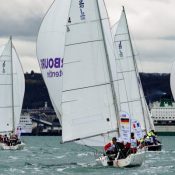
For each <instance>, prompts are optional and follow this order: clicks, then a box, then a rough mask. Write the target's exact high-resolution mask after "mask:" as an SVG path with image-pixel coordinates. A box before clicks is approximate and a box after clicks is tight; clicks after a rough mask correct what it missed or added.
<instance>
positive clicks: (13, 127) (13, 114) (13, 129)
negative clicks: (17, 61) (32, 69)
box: [10, 36, 15, 132]
mask: <svg viewBox="0 0 175 175" xmlns="http://www.w3.org/2000/svg"><path fill="white" fill-rule="evenodd" d="M10 58H11V79H12V122H13V126H12V131H13V132H15V108H14V91H13V84H14V82H13V59H12V36H10Z"/></svg>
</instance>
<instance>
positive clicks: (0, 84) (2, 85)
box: [0, 84, 12, 86]
mask: <svg viewBox="0 0 175 175" xmlns="http://www.w3.org/2000/svg"><path fill="white" fill-rule="evenodd" d="M8 85H12V84H0V86H8Z"/></svg>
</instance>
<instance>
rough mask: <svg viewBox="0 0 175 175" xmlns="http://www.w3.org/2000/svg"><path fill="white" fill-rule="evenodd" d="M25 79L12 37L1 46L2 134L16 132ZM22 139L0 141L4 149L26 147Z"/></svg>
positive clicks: (0, 108) (1, 147) (0, 110)
mask: <svg viewBox="0 0 175 175" xmlns="http://www.w3.org/2000/svg"><path fill="white" fill-rule="evenodd" d="M24 90H25V80H24V73H23V69H22V66H21V63H20V60H19V57H18V54H17V52H16V50H15V48H14V46H13V44H12V38H11V37H10V40H9V42H8V43H7V44H5V45H4V46H1V47H0V97H1V98H0V117H1V122H0V134H9V133H12V132H13V133H15V131H16V129H17V125H18V123H19V120H20V114H21V109H22V103H23V98H24ZM24 145H25V144H24V143H22V142H21V141H20V142H18V143H17V144H15V145H10V146H9V145H7V144H5V143H3V142H1V143H0V149H2V150H18V149H23V148H24Z"/></svg>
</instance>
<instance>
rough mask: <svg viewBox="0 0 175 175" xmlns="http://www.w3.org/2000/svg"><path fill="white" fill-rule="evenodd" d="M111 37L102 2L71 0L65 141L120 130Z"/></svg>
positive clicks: (63, 132)
mask: <svg viewBox="0 0 175 175" xmlns="http://www.w3.org/2000/svg"><path fill="white" fill-rule="evenodd" d="M100 19H102V23H101V21H100ZM102 29H103V30H102ZM107 32H109V33H107ZM110 37H111V36H110V28H109V22H108V16H107V14H106V10H105V6H104V2H103V1H97V0H88V1H77V0H72V1H71V7H70V11H69V20H68V23H67V33H66V44H65V56H64V76H63V101H62V110H63V117H62V138H63V142H68V141H73V140H78V139H83V138H89V137H93V136H95V135H100V134H102V133H108V132H113V131H116V129H117V120H116V117H117V114H116V112H117V111H116V108H115V106H114V104H115V102H114V97H113V93H114V92H112V86H111V85H112V84H111V81H113V80H114V78H115V77H114V75H112V77H111V74H110V72H109V71H110V70H109V68H110V67H111V65H110V64H112V61H114V55H113V54H112V53H113V52H112V49H111V50H110V51H109V47H110V46H112V44H111V45H109V46H107V47H105V41H106V39H110ZM111 41H112V40H111ZM107 59H109V60H107ZM108 61H109V62H110V63H109V62H108ZM114 65H115V64H114ZM114 65H113V67H114ZM112 69H113V68H111V70H112ZM115 70H116V69H115ZM112 74H113V73H112ZM111 78H112V79H111Z"/></svg>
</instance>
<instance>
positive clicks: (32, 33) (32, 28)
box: [0, 16, 42, 40]
mask: <svg viewBox="0 0 175 175" xmlns="http://www.w3.org/2000/svg"><path fill="white" fill-rule="evenodd" d="M41 21H42V18H41V17H40V16H33V17H25V18H24V19H23V20H21V21H19V20H9V21H8V23H7V22H6V21H5V20H2V19H1V20H0V23H1V25H0V36H1V37H7V36H9V35H12V36H15V37H18V38H21V39H29V40H34V39H35V37H36V36H37V33H38V30H39V26H40V23H41Z"/></svg>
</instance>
